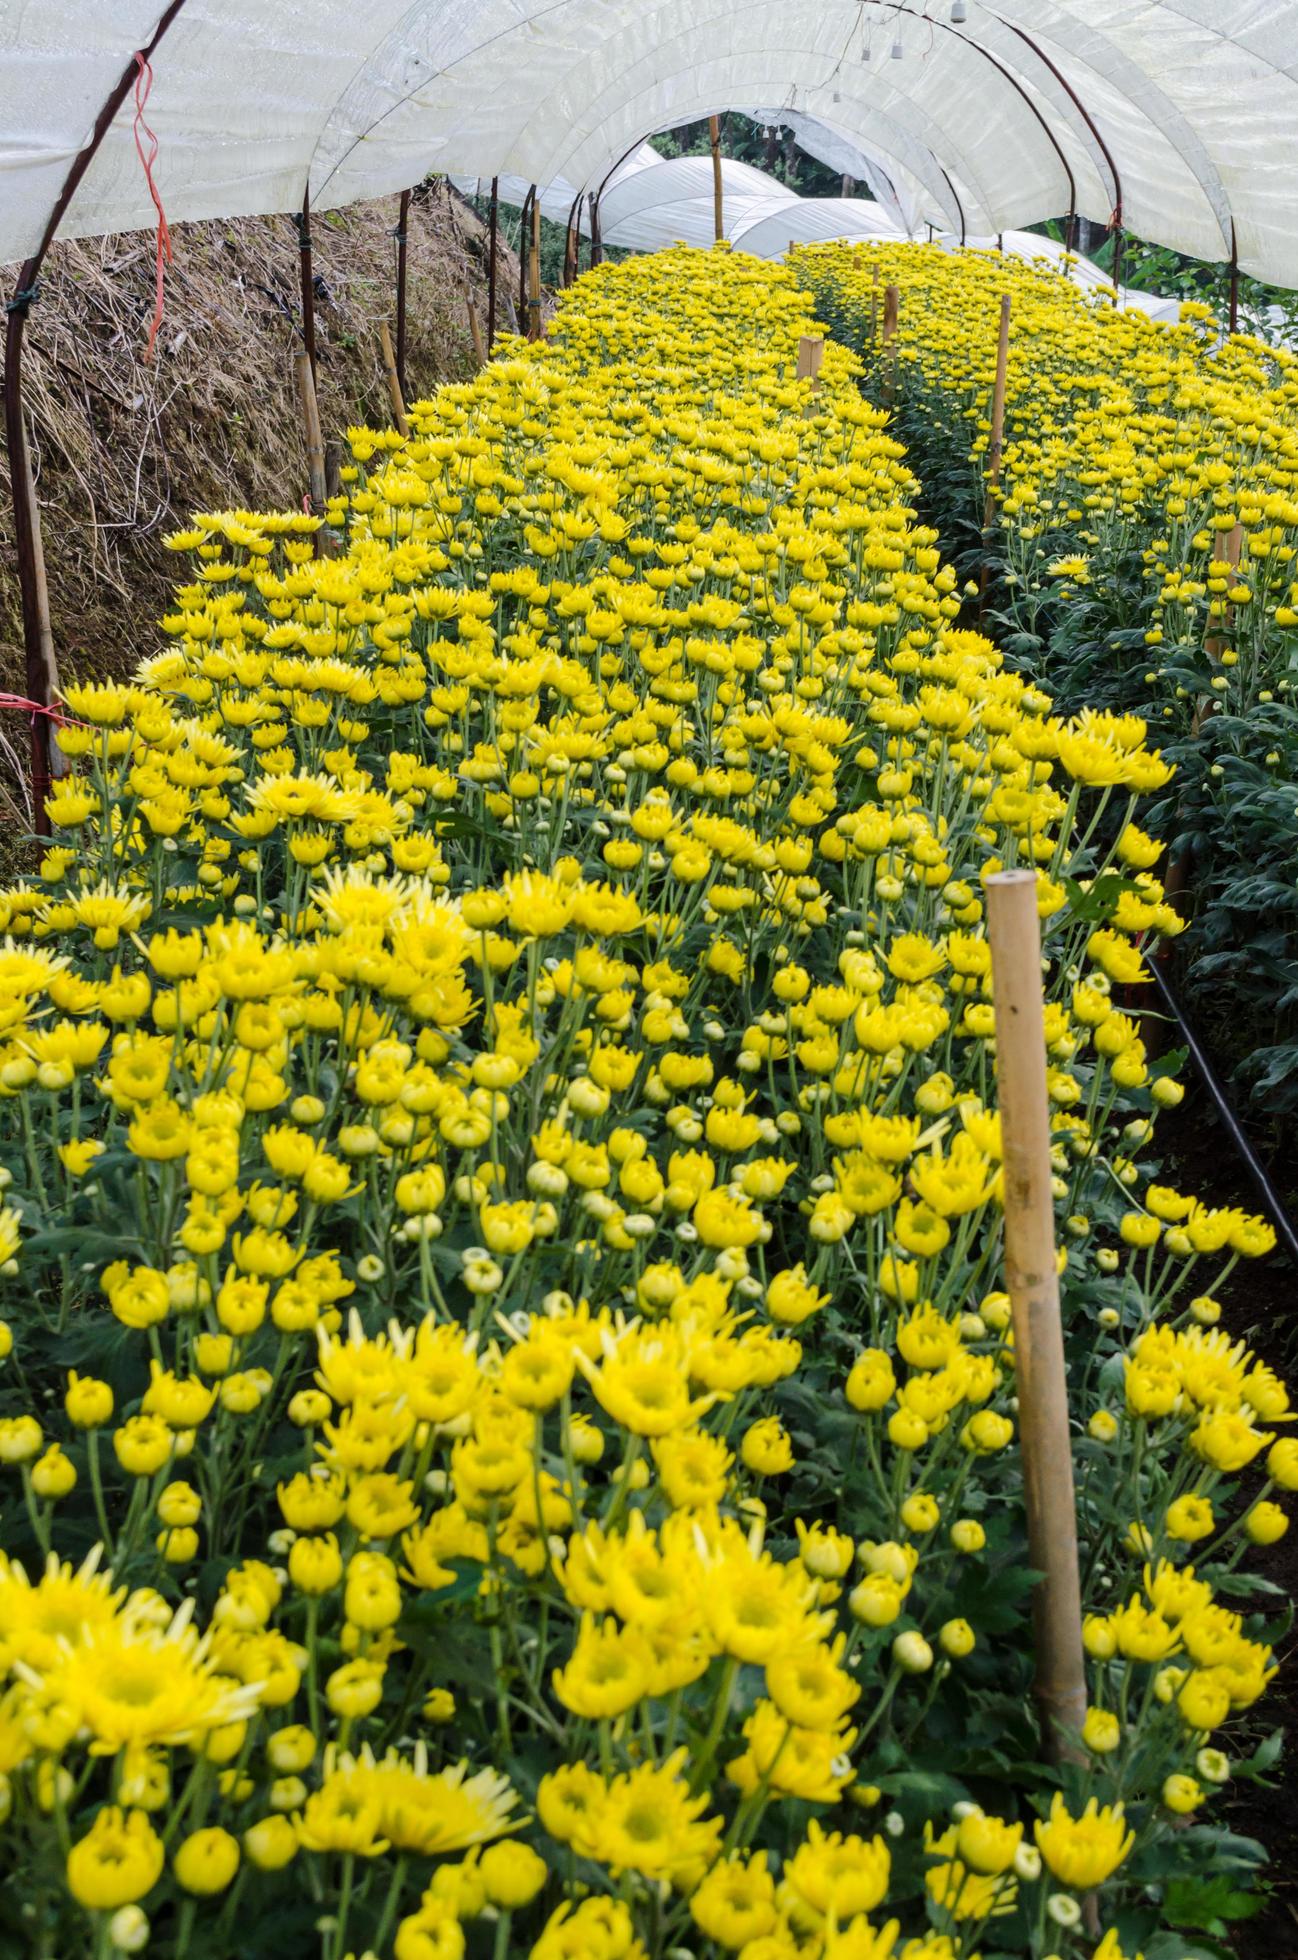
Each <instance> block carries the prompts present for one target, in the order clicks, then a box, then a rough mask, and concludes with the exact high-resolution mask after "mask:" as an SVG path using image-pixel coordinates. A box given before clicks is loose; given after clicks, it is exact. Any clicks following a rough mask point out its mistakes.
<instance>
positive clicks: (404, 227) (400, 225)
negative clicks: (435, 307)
mask: <svg viewBox="0 0 1298 1960" xmlns="http://www.w3.org/2000/svg"><path fill="white" fill-rule="evenodd" d="M409 238H410V192H409V191H402V193H401V204H400V209H399V214H398V217H397V347H396V375H397V386H398V388H399V390H400V392H401V398H402V400H403V401H404V400H405V396H406V246H407V244H408V243H409ZM397 426H398V427H400V424H399V423H398V425H397Z"/></svg>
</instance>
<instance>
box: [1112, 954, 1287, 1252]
mask: <svg viewBox="0 0 1298 1960" xmlns="http://www.w3.org/2000/svg"><path fill="white" fill-rule="evenodd" d="M1148 965H1149V970H1150V972H1151V973H1152V974H1153V976H1154V979H1155V980H1156V981H1157V983H1158V990H1159V992H1160V993H1161V994H1162V996H1163V999H1164V1001H1165V1003H1166V1005H1167V1008H1168V1011H1169V1012H1170V1013H1171V1015H1172V1017H1173V1019H1174V1020H1175V1021H1176V1022H1177V1024H1178V1025H1179V1027H1180V1030H1181V1033H1182V1035H1183V1036H1184V1037H1185V1045H1186V1047H1187V1048H1188V1049H1189V1051H1190V1060H1191V1061H1192V1062H1193V1063H1194V1066H1195V1068H1196V1069H1197V1070H1198V1072H1199V1075H1200V1078H1201V1079H1202V1082H1203V1086H1204V1088H1205V1089H1206V1090H1207V1091H1208V1094H1209V1095H1210V1096H1211V1097H1212V1100H1213V1102H1214V1103H1215V1104H1216V1106H1217V1114H1218V1116H1219V1117H1220V1118H1221V1121H1222V1124H1223V1126H1224V1128H1225V1131H1226V1134H1227V1136H1228V1137H1229V1138H1230V1140H1231V1142H1232V1143H1233V1144H1234V1146H1235V1149H1236V1150H1237V1152H1238V1153H1239V1156H1240V1158H1241V1159H1242V1161H1243V1164H1244V1167H1245V1169H1246V1170H1247V1172H1248V1174H1249V1176H1250V1177H1251V1178H1252V1180H1253V1183H1254V1185H1255V1186H1256V1188H1257V1194H1258V1196H1259V1197H1260V1198H1261V1200H1262V1207H1263V1210H1264V1211H1265V1212H1266V1213H1267V1215H1268V1217H1269V1218H1270V1220H1271V1223H1272V1224H1273V1225H1274V1226H1275V1231H1276V1237H1277V1238H1278V1239H1279V1240H1280V1242H1281V1244H1282V1245H1283V1246H1284V1249H1285V1251H1286V1252H1287V1253H1288V1255H1289V1259H1290V1263H1291V1264H1292V1265H1293V1267H1294V1268H1295V1270H1296V1271H1298V1231H1295V1229H1294V1223H1293V1220H1292V1219H1291V1218H1290V1216H1289V1214H1288V1212H1287V1211H1286V1210H1285V1207H1284V1202H1283V1200H1282V1199H1281V1197H1280V1193H1279V1192H1278V1191H1277V1190H1276V1188H1275V1186H1274V1184H1272V1182H1271V1179H1270V1178H1269V1177H1268V1175H1267V1172H1266V1168H1265V1166H1264V1165H1263V1163H1262V1161H1261V1159H1260V1158H1259V1156H1258V1154H1257V1152H1256V1151H1255V1150H1254V1148H1253V1146H1252V1144H1251V1143H1250V1142H1249V1140H1248V1138H1247V1136H1246V1135H1245V1134H1244V1131H1243V1129H1242V1128H1241V1127H1240V1121H1239V1118H1238V1117H1237V1116H1236V1114H1235V1111H1234V1110H1233V1108H1232V1107H1231V1104H1230V1102H1229V1100H1228V1098H1227V1095H1226V1091H1225V1090H1224V1089H1223V1087H1222V1085H1221V1081H1220V1079H1219V1077H1218V1075H1217V1072H1216V1070H1215V1069H1214V1068H1213V1065H1212V1063H1211V1062H1210V1061H1209V1059H1208V1057H1207V1055H1206V1054H1205V1052H1204V1050H1203V1047H1202V1046H1201V1044H1200V1042H1199V1039H1198V1037H1197V1036H1196V1034H1195V1032H1194V1030H1193V1028H1192V1027H1191V1026H1190V1024H1189V1022H1188V1021H1187V1020H1186V1018H1185V1010H1184V1008H1183V1007H1182V1006H1181V1003H1180V1001H1179V1000H1178V999H1177V997H1176V994H1175V993H1174V992H1173V989H1172V985H1171V982H1170V981H1169V980H1168V978H1167V975H1166V974H1165V973H1164V972H1163V971H1162V969H1161V967H1160V965H1159V962H1158V960H1157V959H1153V960H1150V961H1149V962H1148Z"/></svg>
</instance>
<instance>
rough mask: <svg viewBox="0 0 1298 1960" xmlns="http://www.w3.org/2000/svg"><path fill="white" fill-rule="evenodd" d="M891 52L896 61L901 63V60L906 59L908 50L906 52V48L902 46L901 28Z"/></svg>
mask: <svg viewBox="0 0 1298 1960" xmlns="http://www.w3.org/2000/svg"><path fill="white" fill-rule="evenodd" d="M890 52H891V55H892V59H893V60H894V61H900V60H902V58H903V57H904V55H905V53H906V50H905V48H904V47H903V46H902V44H901V29H900V28H898V29H897V38H896V40H895V41H894V42H893V44H892V48H891V50H890Z"/></svg>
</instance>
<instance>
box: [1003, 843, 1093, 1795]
mask: <svg viewBox="0 0 1298 1960" xmlns="http://www.w3.org/2000/svg"><path fill="white" fill-rule="evenodd" d="M987 931H988V937H989V939H990V941H991V955H992V998H993V1002H994V1005H995V1009H996V1084H997V1093H998V1098H999V1102H1000V1118H1001V1144H1002V1154H1003V1167H1004V1179H1005V1281H1006V1286H1007V1289H1008V1291H1009V1296H1010V1305H1011V1308H1012V1311H1013V1318H1014V1367H1015V1375H1016V1379H1017V1384H1018V1403H1019V1409H1018V1414H1019V1443H1020V1449H1021V1452H1022V1457H1023V1490H1024V1499H1025V1503H1026V1507H1027V1521H1028V1557H1029V1560H1030V1562H1031V1564H1032V1566H1033V1569H1034V1570H1035V1571H1037V1572H1039V1573H1041V1574H1042V1577H1041V1578H1040V1579H1038V1581H1037V1584H1036V1586H1035V1588H1034V1591H1033V1595H1032V1609H1033V1624H1034V1629H1035V1662H1034V1675H1033V1691H1034V1694H1035V1697H1036V1701H1037V1707H1038V1710H1039V1713H1040V1718H1041V1730H1042V1738H1043V1741H1044V1744H1045V1747H1046V1749H1047V1751H1048V1752H1049V1754H1050V1755H1051V1756H1052V1757H1053V1758H1054V1759H1055V1761H1057V1762H1058V1761H1067V1760H1081V1759H1082V1756H1083V1752H1081V1751H1080V1748H1079V1745H1078V1742H1077V1736H1078V1734H1079V1732H1080V1730H1081V1727H1082V1723H1083V1721H1084V1719H1085V1716H1086V1666H1085V1661H1084V1659H1083V1654H1082V1601H1081V1583H1080V1580H1079V1577H1078V1570H1077V1499H1076V1494H1075V1491H1074V1488H1073V1454H1072V1443H1071V1439H1070V1434H1069V1427H1068V1384H1067V1377H1066V1374H1065V1370H1064V1333H1063V1320H1062V1317H1061V1314H1060V1308H1059V1271H1058V1267H1057V1265H1056V1255H1055V1214H1054V1200H1053V1197H1052V1195H1051V1189H1050V1184H1051V1166H1050V1103H1049V1100H1048V1097H1047V1094H1046V1042H1045V1025H1044V1012H1043V1005H1042V989H1041V926H1040V920H1039V918H1038V915H1037V881H1036V874H1035V872H1032V871H998V872H995V873H994V874H993V875H992V876H990V877H989V878H988V879H987Z"/></svg>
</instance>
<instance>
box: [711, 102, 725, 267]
mask: <svg viewBox="0 0 1298 1960" xmlns="http://www.w3.org/2000/svg"><path fill="white" fill-rule="evenodd" d="M708 137H709V140H710V142H711V145H712V235H713V237H714V238H715V240H716V242H717V244H718V245H719V244H720V243H721V241H722V239H723V238H724V237H725V235H726V214H725V209H724V206H723V201H722V194H721V123H720V121H719V119H718V118H717V117H716V116H709V117H708Z"/></svg>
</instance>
